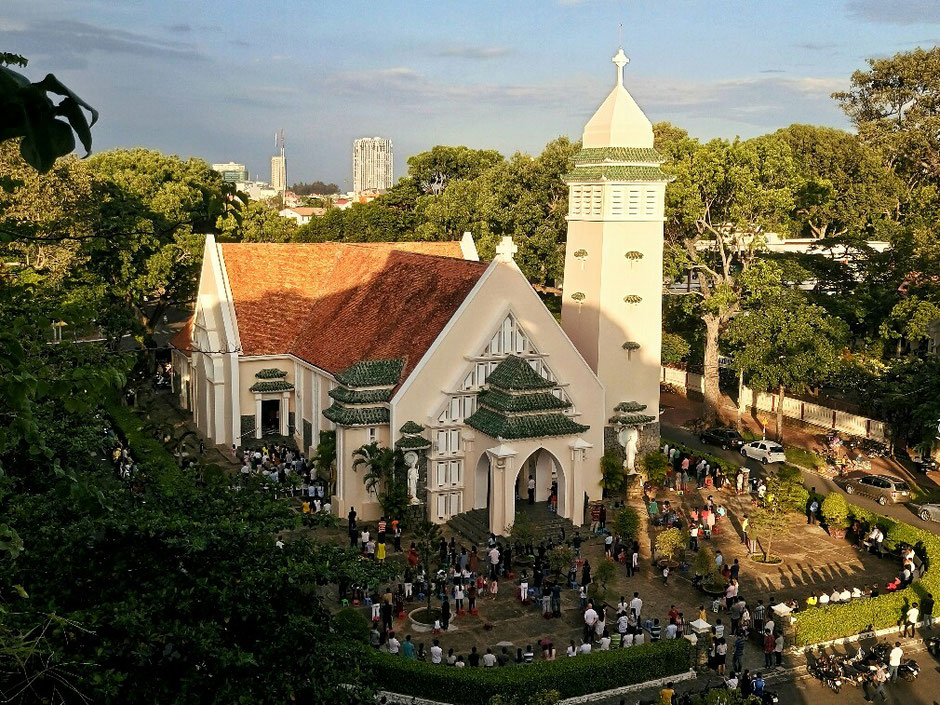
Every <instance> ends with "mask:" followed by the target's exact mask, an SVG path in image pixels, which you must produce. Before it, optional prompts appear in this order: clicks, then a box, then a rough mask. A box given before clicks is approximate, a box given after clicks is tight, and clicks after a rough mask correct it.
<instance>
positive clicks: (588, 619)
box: [583, 602, 599, 643]
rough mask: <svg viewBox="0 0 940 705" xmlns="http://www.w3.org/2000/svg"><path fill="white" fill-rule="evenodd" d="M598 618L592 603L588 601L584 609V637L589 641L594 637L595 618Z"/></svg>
mask: <svg viewBox="0 0 940 705" xmlns="http://www.w3.org/2000/svg"><path fill="white" fill-rule="evenodd" d="M598 619H599V617H598V615H597V611H596V610H595V609H594V605H592V604H591V603H590V602H589V603H588V606H587V609H586V610H585V611H584V639H583V641H586V642H588V643H590V642H591V641H593V639H594V628H595V627H596V626H597V620H598Z"/></svg>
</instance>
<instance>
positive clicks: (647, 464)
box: [643, 453, 669, 485]
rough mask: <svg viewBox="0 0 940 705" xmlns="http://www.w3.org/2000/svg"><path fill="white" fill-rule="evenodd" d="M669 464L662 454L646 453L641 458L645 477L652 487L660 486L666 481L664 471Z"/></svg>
mask: <svg viewBox="0 0 940 705" xmlns="http://www.w3.org/2000/svg"><path fill="white" fill-rule="evenodd" d="M668 468H669V463H668V462H667V460H666V456H664V455H663V454H662V453H647V454H646V455H644V456H643V469H644V470H646V477H647V478H649V481H650V482H652V483H653V484H654V485H661V484H662V483H663V482H664V481H665V480H666V470H667V469H668Z"/></svg>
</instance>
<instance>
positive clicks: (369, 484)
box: [353, 441, 395, 496]
mask: <svg viewBox="0 0 940 705" xmlns="http://www.w3.org/2000/svg"><path fill="white" fill-rule="evenodd" d="M353 458H354V460H353V470H355V471H356V472H358V471H359V468H364V469H365V470H366V473H365V475H363V476H362V482H363V484H365V486H366V490H368V491H369V492H371V493H372V494H374V495H376V496H378V494H379V491H380V489H382V488H383V487H388V486H391V485H393V484H394V482H395V451H393V450H392V449H391V448H382V447H381V446H380V445H379V444H378V443H376V442H375V441H373V442H372V443H369V444H367V445H364V446H361V447H360V448H357V449H356V450H355V451H353Z"/></svg>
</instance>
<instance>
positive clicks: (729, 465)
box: [659, 437, 741, 483]
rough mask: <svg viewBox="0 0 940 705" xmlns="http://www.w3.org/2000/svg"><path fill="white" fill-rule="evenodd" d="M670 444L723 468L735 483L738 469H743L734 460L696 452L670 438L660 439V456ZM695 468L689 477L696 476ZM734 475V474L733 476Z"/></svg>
mask: <svg viewBox="0 0 940 705" xmlns="http://www.w3.org/2000/svg"><path fill="white" fill-rule="evenodd" d="M666 443H668V444H669V447H670V448H678V449H679V450H680V451H681V452H682V453H685V454H686V455H694V456H695V457H696V458H705V462H707V463H708V464H709V465H711V466H712V467H715V466H716V465H719V466H721V469H722V471H724V473H725V477H726V478H728V479H729V480H731V482H732V483H733V482H734V476H733V475H737V474H738V469H739V468H740V467H741V463H739V462H736V461H734V460H725V459H724V458H719V457H718V456H717V455H712V454H711V453H706V452H704V451H701V450H696V449H695V448H690V447H689V446H687V445H685V444H684V443H676V442H674V441H670V440H669V439H668V438H662V437H661V438H660V439H659V454H660V455H662V451H663V445H664V444H666ZM694 471H695V468H689V475H695V472H694ZM732 473H733V474H732Z"/></svg>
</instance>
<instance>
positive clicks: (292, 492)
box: [233, 444, 332, 514]
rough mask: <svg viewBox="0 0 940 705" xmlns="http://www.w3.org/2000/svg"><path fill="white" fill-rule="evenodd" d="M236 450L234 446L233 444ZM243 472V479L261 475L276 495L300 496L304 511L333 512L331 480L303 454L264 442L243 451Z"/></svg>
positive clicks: (306, 512)
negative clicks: (324, 476)
mask: <svg viewBox="0 0 940 705" xmlns="http://www.w3.org/2000/svg"><path fill="white" fill-rule="evenodd" d="M233 449H234V446H233ZM236 458H237V459H240V460H241V463H242V464H241V468H240V470H239V475H240V476H241V477H243V478H247V477H250V476H252V475H257V476H259V477H262V478H263V479H265V480H266V481H267V482H268V483H270V486H271V487H272V488H273V490H274V492H275V496H276V497H277V496H286V497H296V496H298V495H299V497H300V498H301V499H302V505H303V512H304V514H310V513H313V514H318V513H321V512H323V513H326V514H329V513H330V511H331V510H332V506H331V504H330V491H329V486H328V485H329V483H328V482H327V481H326V480H324V479H323V478H321V477H320V476H319V475H318V474H317V468H316V466H315V465H314V464H313V463H311V462H310V461H309V460H308V459H307V458H306V457H304V454H303V453H300V452H298V451H296V450H294V449H293V448H289V447H287V446H282V445H278V444H272V445H270V446H269V445H260V446H257V447H255V448H247V447H246V448H245V449H243V450H242V451H241V454H240V458H239V456H238V454H237V453H236Z"/></svg>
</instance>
